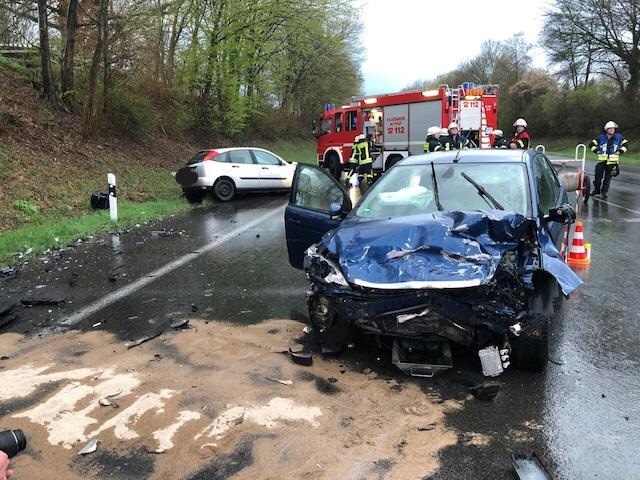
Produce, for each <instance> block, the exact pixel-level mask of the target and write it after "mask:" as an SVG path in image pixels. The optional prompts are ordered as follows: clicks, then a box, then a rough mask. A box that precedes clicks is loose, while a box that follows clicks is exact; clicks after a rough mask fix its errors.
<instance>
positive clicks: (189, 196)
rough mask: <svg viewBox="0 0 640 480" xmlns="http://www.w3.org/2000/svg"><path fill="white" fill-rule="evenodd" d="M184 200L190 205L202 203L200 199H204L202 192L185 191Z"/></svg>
mask: <svg viewBox="0 0 640 480" xmlns="http://www.w3.org/2000/svg"><path fill="white" fill-rule="evenodd" d="M184 198H186V200H187V202H189V203H190V204H192V205H193V204H194V203H202V199H203V198H204V192H202V191H193V190H185V191H184Z"/></svg>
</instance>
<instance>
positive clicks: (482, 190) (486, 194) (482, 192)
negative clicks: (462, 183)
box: [460, 172, 504, 210]
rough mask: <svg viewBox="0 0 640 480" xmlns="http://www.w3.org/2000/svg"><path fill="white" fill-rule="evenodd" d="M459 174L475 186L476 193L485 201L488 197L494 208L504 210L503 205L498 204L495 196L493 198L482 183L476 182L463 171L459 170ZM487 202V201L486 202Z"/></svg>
mask: <svg viewBox="0 0 640 480" xmlns="http://www.w3.org/2000/svg"><path fill="white" fill-rule="evenodd" d="M460 175H462V176H463V177H464V179H465V180H466V181H467V182H469V183H470V184H471V185H473V186H474V187H476V189H477V190H478V195H480V196H481V197H482V198H483V199H484V200H485V201H487V199H489V200H490V201H491V203H492V204H493V207H494V208H496V209H498V210H504V207H503V206H502V205H500V203H498V201H497V200H496V199H495V198H493V197H492V196H491V194H490V193H489V192H487V191H486V190H485V188H484V187H483V186H482V185H480V184H478V183H477V182H476V181H475V180H474V179H473V178H471V177H470V176H469V175H467V174H466V173H464V172H461V173H460ZM487 203H489V202H487Z"/></svg>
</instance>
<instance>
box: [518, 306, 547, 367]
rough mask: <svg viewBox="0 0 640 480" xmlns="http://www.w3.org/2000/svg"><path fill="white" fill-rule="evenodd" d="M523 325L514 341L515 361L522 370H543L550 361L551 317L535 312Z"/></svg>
mask: <svg viewBox="0 0 640 480" xmlns="http://www.w3.org/2000/svg"><path fill="white" fill-rule="evenodd" d="M521 326H522V330H521V331H520V336H518V337H516V339H514V341H513V352H512V358H513V362H514V364H515V366H516V367H517V368H519V369H520V370H530V371H535V372H541V371H542V370H544V368H545V367H546V365H547V362H548V361H549V318H548V317H547V316H546V315H542V314H540V313H534V314H531V315H529V316H528V317H527V318H526V320H525V321H524V322H521Z"/></svg>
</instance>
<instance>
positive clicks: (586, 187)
mask: <svg viewBox="0 0 640 480" xmlns="http://www.w3.org/2000/svg"><path fill="white" fill-rule="evenodd" d="M581 193H582V201H583V202H584V203H587V202H588V201H589V196H590V195H591V181H590V179H589V175H587V174H584V176H583V178H582V192H581Z"/></svg>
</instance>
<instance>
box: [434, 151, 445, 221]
mask: <svg viewBox="0 0 640 480" xmlns="http://www.w3.org/2000/svg"><path fill="white" fill-rule="evenodd" d="M431 180H432V181H433V197H434V198H435V201H436V206H437V207H438V210H444V208H442V204H441V203H440V193H438V181H437V180H436V167H434V166H433V162H431Z"/></svg>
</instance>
